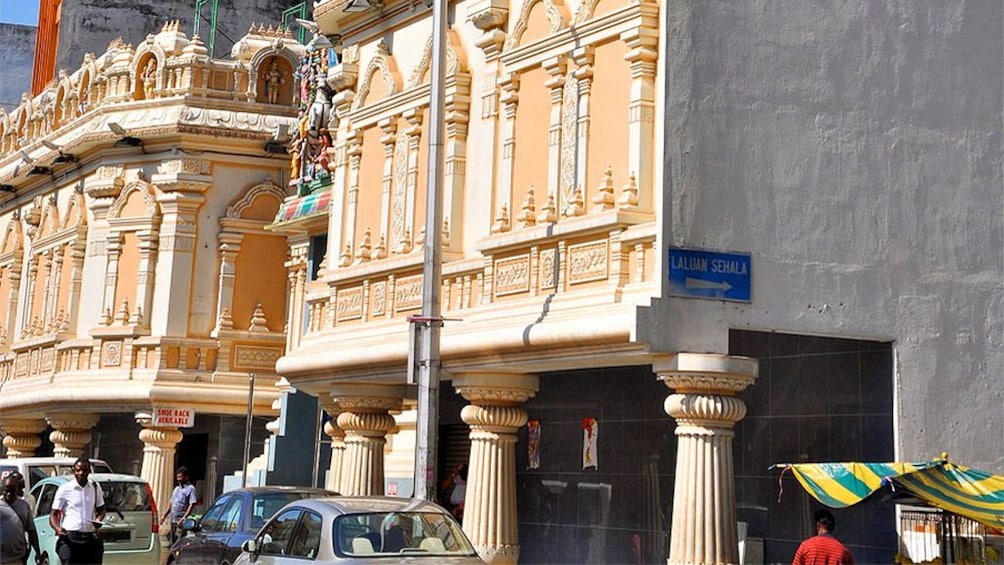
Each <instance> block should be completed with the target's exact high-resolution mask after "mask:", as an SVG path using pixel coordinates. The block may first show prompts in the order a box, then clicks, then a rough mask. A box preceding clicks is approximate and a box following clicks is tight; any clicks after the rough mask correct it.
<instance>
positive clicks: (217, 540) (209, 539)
mask: <svg viewBox="0 0 1004 565" xmlns="http://www.w3.org/2000/svg"><path fill="white" fill-rule="evenodd" d="M244 498H245V496H244V495H243V494H235V495H234V496H232V497H230V501H229V502H227V504H226V506H224V507H223V512H222V513H221V514H220V518H219V520H216V521H215V522H214V523H213V524H210V525H209V527H207V526H206V525H205V523H203V526H202V532H201V533H202V535H203V538H202V555H203V556H205V558H206V561H205V563H206V565H219V564H220V563H228V564H229V562H228V561H226V560H225V559H224V557H225V555H224V552H225V551H226V548H227V542H228V541H229V540H230V537H231V536H233V535H234V533H235V532H237V529H238V527H239V525H240V522H241V520H240V517H241V511H242V509H243V508H244V507H245V506H246V505H245V504H244Z"/></svg>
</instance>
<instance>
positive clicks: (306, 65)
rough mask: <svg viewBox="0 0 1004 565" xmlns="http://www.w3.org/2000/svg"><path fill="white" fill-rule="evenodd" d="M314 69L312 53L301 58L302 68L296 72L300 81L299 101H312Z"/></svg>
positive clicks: (303, 102) (305, 102)
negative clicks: (311, 62) (311, 87)
mask: <svg viewBox="0 0 1004 565" xmlns="http://www.w3.org/2000/svg"><path fill="white" fill-rule="evenodd" d="M312 71H313V69H311V68H310V55H304V56H303V58H302V59H301V60H300V68H299V70H298V71H297V73H296V76H297V79H298V80H299V82H300V88H299V90H298V91H297V92H299V98H298V102H299V103H300V104H303V105H305V104H307V103H309V102H310V78H311V77H312V76H313V74H314V73H313V72H312Z"/></svg>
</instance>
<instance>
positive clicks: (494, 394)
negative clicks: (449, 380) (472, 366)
mask: <svg viewBox="0 0 1004 565" xmlns="http://www.w3.org/2000/svg"><path fill="white" fill-rule="evenodd" d="M453 388H455V389H456V390H457V392H458V393H460V395H461V396H463V397H464V399H465V400H467V401H469V402H471V403H473V404H479V405H489V406H514V405H519V404H523V403H524V402H526V401H527V400H529V399H530V398H532V397H533V396H534V395H535V394H536V393H537V390H539V388H540V378H539V377H538V376H537V375H527V374H523V373H501V372H477V373H461V374H459V375H457V376H455V377H454V378H453Z"/></svg>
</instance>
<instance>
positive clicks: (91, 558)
mask: <svg viewBox="0 0 1004 565" xmlns="http://www.w3.org/2000/svg"><path fill="white" fill-rule="evenodd" d="M104 553H105V544H104V542H103V541H101V538H99V537H98V535H97V534H95V533H93V532H66V535H65V536H62V537H60V538H59V539H58V540H57V541H56V554H57V555H59V561H60V562H61V563H62V564H63V565H71V564H72V565H100V563H101V561H102V558H103V557H104Z"/></svg>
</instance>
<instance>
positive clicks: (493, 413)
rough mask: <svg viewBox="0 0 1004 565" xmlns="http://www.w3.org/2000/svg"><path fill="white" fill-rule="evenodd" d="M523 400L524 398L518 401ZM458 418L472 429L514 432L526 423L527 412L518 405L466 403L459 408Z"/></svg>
mask: <svg viewBox="0 0 1004 565" xmlns="http://www.w3.org/2000/svg"><path fill="white" fill-rule="evenodd" d="M465 398H466V395H465ZM493 401H494V400H493ZM525 401H526V398H524V399H523V400H522V401H519V402H525ZM460 419H461V420H463V421H464V423H465V424H467V425H468V426H470V427H471V429H472V430H478V431H489V432H491V431H494V432H502V433H515V431H516V430H517V429H518V428H520V427H521V426H523V425H524V424H526V422H527V412H526V410H524V409H523V408H522V407H520V406H494V405H491V406H484V405H481V404H468V405H467V406H464V407H463V409H461V411H460Z"/></svg>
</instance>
